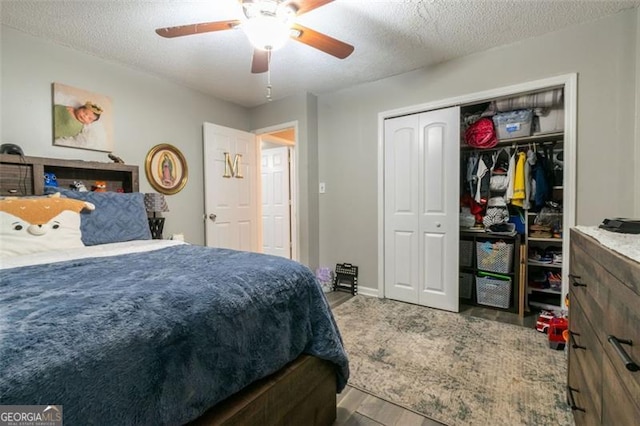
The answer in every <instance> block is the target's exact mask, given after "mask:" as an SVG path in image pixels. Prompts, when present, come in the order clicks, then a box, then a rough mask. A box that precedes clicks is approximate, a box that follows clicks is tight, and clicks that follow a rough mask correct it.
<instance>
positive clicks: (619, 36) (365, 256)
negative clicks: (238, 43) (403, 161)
mask: <svg viewBox="0 0 640 426" xmlns="http://www.w3.org/2000/svg"><path fill="white" fill-rule="evenodd" d="M637 13H638V12H637V10H629V11H626V12H623V13H620V14H618V15H615V16H613V17H609V18H605V19H602V20H599V21H596V22H592V23H588V24H584V25H580V26H575V27H572V28H569V29H566V30H563V31H559V32H556V33H551V34H547V35H544V36H541V37H538V38H534V39H530V40H526V41H523V42H520V43H515V44H513V45H510V46H506V47H502V48H496V49H492V50H488V51H485V52H481V53H478V54H475V55H471V56H466V57H463V58H460V59H457V60H453V61H450V62H446V63H443V64H441V65H438V66H435V67H432V68H429V69H421V70H418V71H415V72H411V73H407V74H403V75H399V76H395V77H392V78H388V79H385V80H381V81H377V82H373V83H369V84H364V85H361V86H358V87H353V88H349V89H346V90H342V91H340V92H337V93H333V94H328V95H323V96H320V97H319V98H318V107H319V118H318V121H319V143H318V147H319V149H318V153H319V164H320V176H319V178H320V181H325V182H326V184H327V185H326V194H322V195H321V197H320V236H321V239H320V263H321V264H322V265H333V264H335V263H336V262H341V261H347V262H352V263H354V264H356V265H358V266H360V279H359V284H360V285H362V286H366V287H370V288H374V289H377V285H378V284H377V283H378V281H377V280H378V276H377V267H378V265H377V246H378V228H377V203H378V197H380V196H381V194H378V193H377V170H378V169H377V167H378V165H377V164H378V160H377V144H378V121H377V119H378V113H380V112H382V111H388V110H392V109H396V108H401V107H408V106H411V105H418V104H423V103H427V102H431V101H437V100H442V99H447V98H451V97H455V96H460V95H465V94H469V93H475V92H480V91H483V90H489V89H494V88H499V87H503V86H508V85H512V84H517V83H523V82H526V81H532V80H538V79H542V78H546V77H550V76H554V75H560V74H567V73H574V72H577V73H578V139H577V145H578V147H577V157H578V158H577V161H578V165H577V167H578V169H577V179H578V188H577V223H578V224H584V225H594V224H599V223H600V222H601V221H602V219H603V218H605V217H611V216H632V215H633V213H634V195H633V194H636V196H637V193H638V192H639V190H640V187H636V188H635V191H634V189H633V182H634V179H635V172H634V168H635V164H634V158H635V146H636V142H635V140H636V135H635V133H634V132H635V129H634V122H635V119H636V117H637V114H636V111H635V108H636V106H635V102H636V99H637V95H636V87H635V85H636V74H635V71H636V68H635V67H636V56H637V52H638V48H637V46H636V43H637V36H636V27H637V25H638V17H637ZM416 54H419V52H416Z"/></svg>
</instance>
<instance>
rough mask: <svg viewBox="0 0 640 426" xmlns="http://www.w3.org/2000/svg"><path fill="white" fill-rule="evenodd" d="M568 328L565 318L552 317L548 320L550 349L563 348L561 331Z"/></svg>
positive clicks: (563, 339) (564, 341)
mask: <svg viewBox="0 0 640 426" xmlns="http://www.w3.org/2000/svg"><path fill="white" fill-rule="evenodd" d="M567 328H569V324H568V322H567V319H566V318H553V319H551V321H550V322H549V331H548V333H547V334H548V335H549V347H550V348H551V349H564V345H565V343H566V340H565V337H564V334H563V332H564V331H565V330H566V329H567Z"/></svg>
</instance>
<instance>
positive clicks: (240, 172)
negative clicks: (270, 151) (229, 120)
mask: <svg viewBox="0 0 640 426" xmlns="http://www.w3.org/2000/svg"><path fill="white" fill-rule="evenodd" d="M256 152H257V150H256V138H255V135H254V134H253V133H248V132H243V131H241V130H236V129H231V128H228V127H223V126H218V125H216V124H211V123H204V191H205V203H204V205H205V216H206V218H205V223H206V225H205V233H206V235H205V237H206V238H205V240H206V244H207V246H209V247H224V248H230V249H236V250H245V251H259V244H258V241H259V238H258V236H259V232H260V226H259V223H258V202H257V184H258V168H257V164H256V155H257V154H256Z"/></svg>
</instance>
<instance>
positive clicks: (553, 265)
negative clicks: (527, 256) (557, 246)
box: [527, 261, 562, 269]
mask: <svg viewBox="0 0 640 426" xmlns="http://www.w3.org/2000/svg"><path fill="white" fill-rule="evenodd" d="M527 265H529V266H540V267H542V268H554V269H562V264H561V263H541V262H534V261H529V262H527Z"/></svg>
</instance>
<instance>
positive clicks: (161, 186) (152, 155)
mask: <svg viewBox="0 0 640 426" xmlns="http://www.w3.org/2000/svg"><path fill="white" fill-rule="evenodd" d="M144 171H145V173H146V175H147V180H148V181H149V183H150V184H151V186H152V187H153V189H155V190H156V191H158V192H159V193H161V194H166V195H172V194H176V193H178V192H180V191H181V190H182V188H184V186H185V185H186V184H187V179H188V176H189V171H188V168H187V161H186V160H185V159H184V156H183V155H182V153H181V152H180V150H179V149H178V148H176V147H175V146H173V145H169V144H168V143H163V144H160V145H156V146H154V147H153V148H151V149H150V150H149V153H148V154H147V159H146V161H145V165H144Z"/></svg>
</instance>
